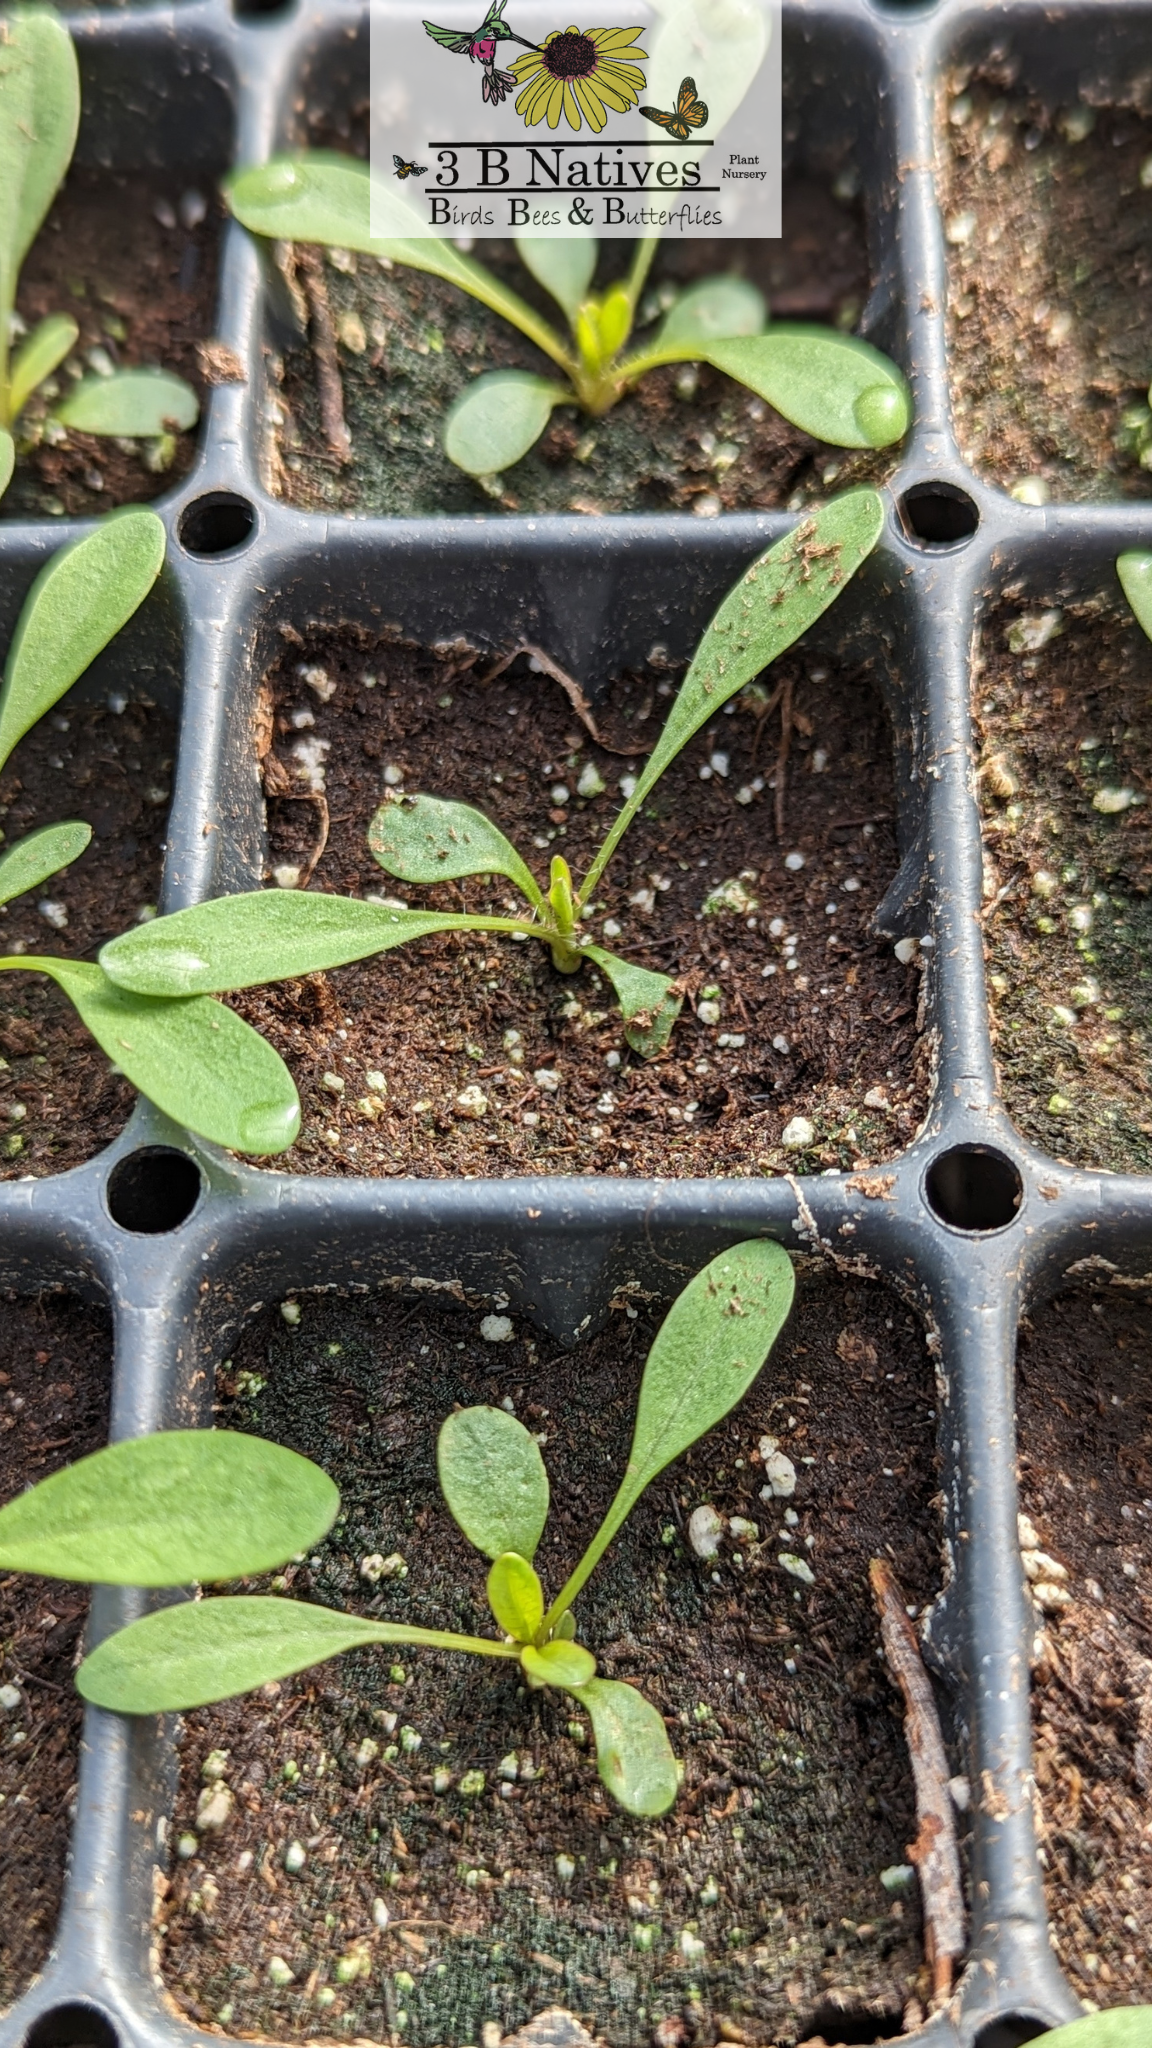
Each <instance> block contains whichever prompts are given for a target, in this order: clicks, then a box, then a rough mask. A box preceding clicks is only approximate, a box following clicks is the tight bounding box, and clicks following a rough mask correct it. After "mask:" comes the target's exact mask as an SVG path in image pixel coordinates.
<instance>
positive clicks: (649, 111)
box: [639, 78, 708, 142]
mask: <svg viewBox="0 0 1152 2048" xmlns="http://www.w3.org/2000/svg"><path fill="white" fill-rule="evenodd" d="M639 111H640V112H641V113H642V114H643V116H644V119H645V120H646V121H655V123H656V125H657V127H658V128H663V129H665V130H666V131H667V133H668V134H669V135H674V136H675V137H676V139H677V141H678V142H687V141H688V138H689V132H690V130H691V129H693V128H703V126H704V123H705V122H706V121H707V119H708V109H707V107H706V106H705V104H704V102H703V100H700V99H697V97H696V80H695V79H694V78H682V79H681V81H680V90H679V92H678V93H677V95H676V112H675V113H674V114H664V113H662V112H661V111H660V108H659V107H641V108H640V110H639Z"/></svg>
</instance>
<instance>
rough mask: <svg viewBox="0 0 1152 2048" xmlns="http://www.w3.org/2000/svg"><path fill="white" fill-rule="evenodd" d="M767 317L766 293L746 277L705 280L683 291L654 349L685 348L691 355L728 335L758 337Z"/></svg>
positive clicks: (665, 319)
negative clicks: (693, 351) (756, 335)
mask: <svg viewBox="0 0 1152 2048" xmlns="http://www.w3.org/2000/svg"><path fill="white" fill-rule="evenodd" d="M767 317H768V307H767V305H766V303H765V299H764V294H763V292H758V291H757V289H756V287H755V285H754V284H749V283H748V281H747V279H746V278H743V277H706V278H704V279H702V281H701V282H700V283H699V284H694V285H690V286H689V287H688V290H687V291H686V292H681V294H680V296H679V298H678V299H677V300H676V301H675V303H674V305H673V306H672V307H671V309H670V310H669V312H668V313H667V314H666V316H665V318H664V321H663V324H662V325H661V327H660V330H659V333H658V334H657V336H656V339H655V341H654V342H653V343H652V348H653V351H655V350H657V349H665V348H669V347H683V349H684V353H685V355H690V354H691V352H692V350H693V349H700V350H701V351H702V350H703V349H704V348H706V346H707V345H708V343H710V342H713V341H720V340H722V339H724V338H726V337H727V336H729V335H747V334H759V333H760V332H761V330H762V328H763V326H764V322H765V320H766V319H767Z"/></svg>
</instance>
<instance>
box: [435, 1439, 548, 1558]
mask: <svg viewBox="0 0 1152 2048" xmlns="http://www.w3.org/2000/svg"><path fill="white" fill-rule="evenodd" d="M436 1465H437V1469H438V1471H439V1474H440V1486H441V1490H442V1492H443V1495H444V1498H445V1500H446V1501H447V1503H448V1508H449V1512H450V1513H451V1515H452V1517H453V1519H454V1520H455V1521H457V1522H458V1523H459V1525H460V1527H461V1528H462V1529H463V1531H464V1534H465V1535H466V1537H467V1538H468V1541H469V1543H474V1544H475V1545H476V1548H477V1550H482V1551H483V1552H484V1555H485V1557H491V1558H497V1557H501V1556H502V1555H503V1554H504V1552H505V1551H507V1550H514V1551H516V1553H517V1555H518V1556H520V1557H523V1558H527V1559H528V1561H529V1562H531V1560H532V1558H533V1557H534V1556H535V1555H536V1545H537V1544H538V1543H539V1541H540V1537H541V1534H542V1532H543V1529H544V1524H545V1522H546V1521H547V1519H548V1474H547V1472H546V1471H545V1470H544V1460H543V1458H542V1457H541V1456H540V1446H539V1444H538V1443H537V1442H536V1439H535V1437H534V1436H531V1435H530V1434H529V1432H528V1431H527V1430H526V1429H525V1427H524V1424H523V1423H522V1422H517V1420H516V1417H515V1416H514V1415H509V1414H508V1412H507V1410H506V1409H504V1408H458V1409H456V1411H455V1413H454V1414H452V1415H449V1416H447V1417H446V1418H445V1421H444V1423H443V1426H442V1428H441V1430H440V1436H439V1440H438V1442H437V1445H436Z"/></svg>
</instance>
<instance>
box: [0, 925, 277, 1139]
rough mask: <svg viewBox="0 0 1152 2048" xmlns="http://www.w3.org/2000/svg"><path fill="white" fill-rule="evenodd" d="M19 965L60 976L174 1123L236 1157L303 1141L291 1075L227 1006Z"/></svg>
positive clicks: (38, 959) (44, 962)
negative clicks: (299, 1137) (140, 991)
mask: <svg viewBox="0 0 1152 2048" xmlns="http://www.w3.org/2000/svg"><path fill="white" fill-rule="evenodd" d="M20 964H21V966H27V967H31V968H38V969H39V970H40V972H41V973H44V974H50V975H51V976H52V979H53V981H55V982H57V983H58V984H59V986H60V987H61V988H62V989H63V991H64V993H65V995H66V996H67V997H68V1000H69V1002H70V1003H71V1004H72V1005H73V1007H74V1009H75V1010H76V1011H77V1012H78V1013H79V1016H80V1018H81V1021H82V1022H83V1023H84V1024H85V1025H87V1027H88V1030H89V1031H90V1032H91V1033H92V1036H93V1038H94V1039H95V1040H96V1042H97V1044H98V1045H99V1046H101V1047H102V1048H103V1050H104V1051H105V1052H106V1053H107V1055H108V1057H109V1059H110V1060H114V1061H115V1062H116V1065H117V1066H118V1067H119V1068H121V1070H122V1071H123V1072H124V1073H125V1074H126V1075H127V1077H128V1079H129V1080H130V1081H131V1083H132V1085H133V1087H134V1088H138V1089H139V1090H140V1093H141V1094H142V1095H146V1096H147V1097H148V1100H149V1101H150V1102H154V1103H155V1104H156V1106H157V1108H158V1109H162V1110H163V1111H164V1114H165V1116H170V1117H171V1118H172V1120H173V1122H174V1123H178V1124H183V1125H184V1126H185V1127H186V1129H188V1130H190V1131H195V1132H197V1133H198V1135H199V1136H200V1137H202V1138H208V1139H209V1140H211V1142H212V1143H213V1144H215V1145H226V1146H228V1148H229V1149H230V1150H231V1151H234V1152H252V1153H256V1154H260V1155H264V1154H268V1153H273V1152H283V1151H285V1150H286V1149H287V1147H288V1146H289V1145H291V1144H292V1142H293V1140H294V1139H295V1138H296V1136H297V1134H298V1132H299V1129H300V1100H299V1097H298V1095H297V1093H296V1085H295V1083H294V1081H293V1079H292V1076H291V1074H290V1073H289V1072H288V1069H287V1067H286V1066H285V1065H284V1062H283V1060H282V1059H281V1058H280V1055H279V1053H278V1052H275V1051H274V1050H273V1048H272V1047H271V1046H270V1045H269V1044H268V1043H267V1042H266V1040H265V1039H263V1038H261V1036H260V1034H259V1032H258V1031H253V1029H252V1027H251V1025H250V1024H246V1023H245V1022H244V1019H243V1017H238V1016H237V1015H236V1012H235V1011H234V1010H229V1009H227V1008H226V1007H225V1005H224V1004H223V1003H216V1002H213V1001H212V999H211V997H210V996H191V997H187V998H182V999H177V1000H175V1001H171V1002H165V1001H162V1000H158V999H157V998H155V997H152V996H137V995H131V994H129V992H128V991H127V990H126V989H122V988H117V987H116V986H115V984H114V983H113V982H111V981H109V979H108V977H107V975H106V974H104V973H102V971H101V969H100V968H99V967H90V966H89V965H88V964H87V962H85V961H81V960H51V959H45V958H44V956H43V955H36V956H28V957H27V958H26V959H24V960H22V961H21V963H20Z"/></svg>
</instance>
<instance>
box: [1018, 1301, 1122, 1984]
mask: <svg viewBox="0 0 1152 2048" xmlns="http://www.w3.org/2000/svg"><path fill="white" fill-rule="evenodd" d="M1150 1360H1152V1299H1150V1297H1149V1294H1148V1291H1147V1289H1140V1290H1137V1291H1135V1292H1129V1291H1127V1290H1125V1289H1123V1288H1121V1287H1119V1286H1115V1287H1111V1288H1105V1289H1103V1290H1101V1291H1098V1292H1091V1291H1084V1292H1080V1293H1076V1294H1068V1295H1064V1296H1061V1297H1058V1298H1057V1300H1055V1301H1054V1302H1052V1303H1051V1304H1050V1305H1049V1306H1048V1307H1047V1308H1045V1309H1044V1310H1043V1311H1042V1312H1040V1313H1039V1314H1038V1315H1036V1316H1034V1317H1033V1318H1032V1319H1031V1321H1030V1323H1028V1324H1026V1325H1025V1327H1024V1329H1023V1331H1022V1333H1021V1340H1020V1356H1019V1367H1018V1391H1017V1407H1018V1414H1019V1426H1020V1494H1021V1506H1022V1507H1023V1509H1024V1510H1025V1512H1026V1513H1027V1514H1028V1515H1029V1516H1030V1517H1031V1519H1032V1521H1033V1524H1034V1529H1033V1531H1032V1532H1029V1533H1030V1534H1035V1535H1037V1536H1038V1537H1039V1538H1040V1542H1041V1545H1042V1547H1043V1551H1044V1552H1045V1553H1049V1554H1051V1556H1052V1557H1053V1558H1054V1559H1055V1560H1056V1562H1057V1564H1058V1565H1062V1566H1063V1567H1064V1569H1065V1570H1066V1572H1067V1574H1068V1578H1067V1581H1066V1584H1065V1586H1064V1588H1063V1590H1064V1591H1066V1592H1067V1593H1068V1594H1069V1596H1070V1599H1069V1603H1068V1605H1067V1606H1063V1607H1060V1608H1058V1609H1057V1611H1056V1612H1055V1613H1051V1614H1048V1615H1045V1616H1043V1617H1041V1618H1040V1620H1039V1623H1038V1626H1040V1627H1041V1628H1042V1629H1043V1650H1042V1655H1041V1659H1040V1663H1039V1666H1038V1668H1037V1671H1036V1673H1035V1683H1034V1692H1033V1720H1034V1724H1035V1731H1036V1783H1037V1788H1038V1796H1039V1808H1040V1815H1041V1828H1040V1842H1041V1848H1042V1851H1043V1860H1044V1884H1045V1890H1046V1893H1047V1898H1048V1910H1049V1913H1050V1915H1051V1918H1052V1924H1053V1930H1054V1936H1055V1942H1056V1953H1057V1955H1058V1956H1059V1958H1060V1962H1061V1964H1062V1965H1063V1967H1064V1969H1065V1970H1066V1971H1067V1973H1068V1976H1069V1978H1070V1980H1071V1983H1072V1986H1073V1989H1074V1990H1075V1991H1077V1992H1078V1993H1079V1995H1080V1997H1081V1998H1085V1999H1091V2000H1092V2001H1093V2002H1094V2003H1095V2004H1096V2005H1100V2006H1114V2005H1147V2004H1149V2003H1152V1817H1150V1816H1152V1805H1150V1803H1149V1791H1150V1788H1152V1382H1150V1379H1149V1362H1150ZM1045 1575H1046V1576H1050V1575H1049V1574H1045Z"/></svg>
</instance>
